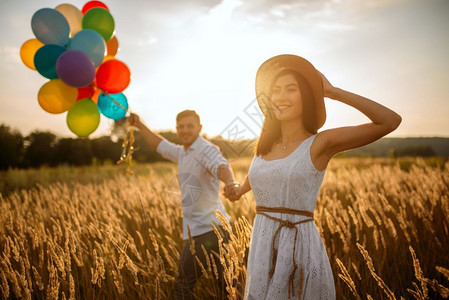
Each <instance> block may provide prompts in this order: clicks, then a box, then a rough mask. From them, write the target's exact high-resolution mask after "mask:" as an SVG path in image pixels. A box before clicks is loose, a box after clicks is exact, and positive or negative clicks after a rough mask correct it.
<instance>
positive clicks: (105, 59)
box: [103, 55, 115, 62]
mask: <svg viewBox="0 0 449 300" xmlns="http://www.w3.org/2000/svg"><path fill="white" fill-rule="evenodd" d="M113 59H115V57H114V56H111V55H106V56H105V57H104V59H103V62H105V61H108V60H113Z"/></svg>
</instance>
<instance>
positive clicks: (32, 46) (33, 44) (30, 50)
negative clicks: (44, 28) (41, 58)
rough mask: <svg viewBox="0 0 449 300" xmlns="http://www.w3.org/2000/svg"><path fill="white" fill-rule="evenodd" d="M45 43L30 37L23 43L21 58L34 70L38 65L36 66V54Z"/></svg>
mask: <svg viewBox="0 0 449 300" xmlns="http://www.w3.org/2000/svg"><path fill="white" fill-rule="evenodd" d="M43 45H44V44H42V43H41V42H40V41H39V40H38V39H30V40H28V41H26V42H25V43H23V44H22V47H21V48H20V58H21V59H22V62H23V63H24V64H25V66H27V67H28V68H30V69H32V70H36V67H35V66H34V55H35V54H36V52H37V50H39V48H40V47H42V46H43Z"/></svg>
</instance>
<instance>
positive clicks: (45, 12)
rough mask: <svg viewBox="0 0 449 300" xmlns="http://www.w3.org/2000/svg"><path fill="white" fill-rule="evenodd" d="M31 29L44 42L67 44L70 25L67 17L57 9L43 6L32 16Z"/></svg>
mask: <svg viewBox="0 0 449 300" xmlns="http://www.w3.org/2000/svg"><path fill="white" fill-rule="evenodd" d="M31 29H32V30H33V33H34V35H35V36H36V38H37V39H38V40H39V41H41V42H42V43H44V44H54V45H59V46H63V47H64V46H66V45H67V43H68V42H69V40H70V39H69V34H70V27H69V23H68V22H67V20H66V18H65V17H64V16H63V15H62V14H61V13H60V12H59V11H57V10H55V9H52V8H42V9H39V10H38V11H37V12H35V13H34V15H33V17H32V18H31Z"/></svg>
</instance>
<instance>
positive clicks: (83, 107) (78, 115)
mask: <svg viewBox="0 0 449 300" xmlns="http://www.w3.org/2000/svg"><path fill="white" fill-rule="evenodd" d="M66 121H67V126H68V127H69V129H70V130H71V131H72V132H73V133H74V134H76V135H77V136H79V137H86V136H89V134H91V133H92V132H94V131H95V130H96V129H97V128H98V125H99V124H100V112H99V111H98V107H97V105H96V104H95V102H93V101H92V100H91V99H89V98H84V99H81V100H80V101H78V102H76V103H75V104H74V105H73V106H72V108H71V109H70V110H69V111H68V112H67V118H66Z"/></svg>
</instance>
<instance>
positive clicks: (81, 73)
mask: <svg viewBox="0 0 449 300" xmlns="http://www.w3.org/2000/svg"><path fill="white" fill-rule="evenodd" d="M56 73H58V76H59V78H61V79H62V81H64V82H65V83H67V84H68V85H70V86H73V87H85V86H88V85H89V84H91V83H92V81H94V78H95V66H94V63H93V61H92V60H91V59H90V58H89V57H88V56H87V55H86V54H85V53H83V52H81V51H79V50H67V51H66V52H64V53H63V54H61V56H60V57H59V59H58V61H57V62H56Z"/></svg>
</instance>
